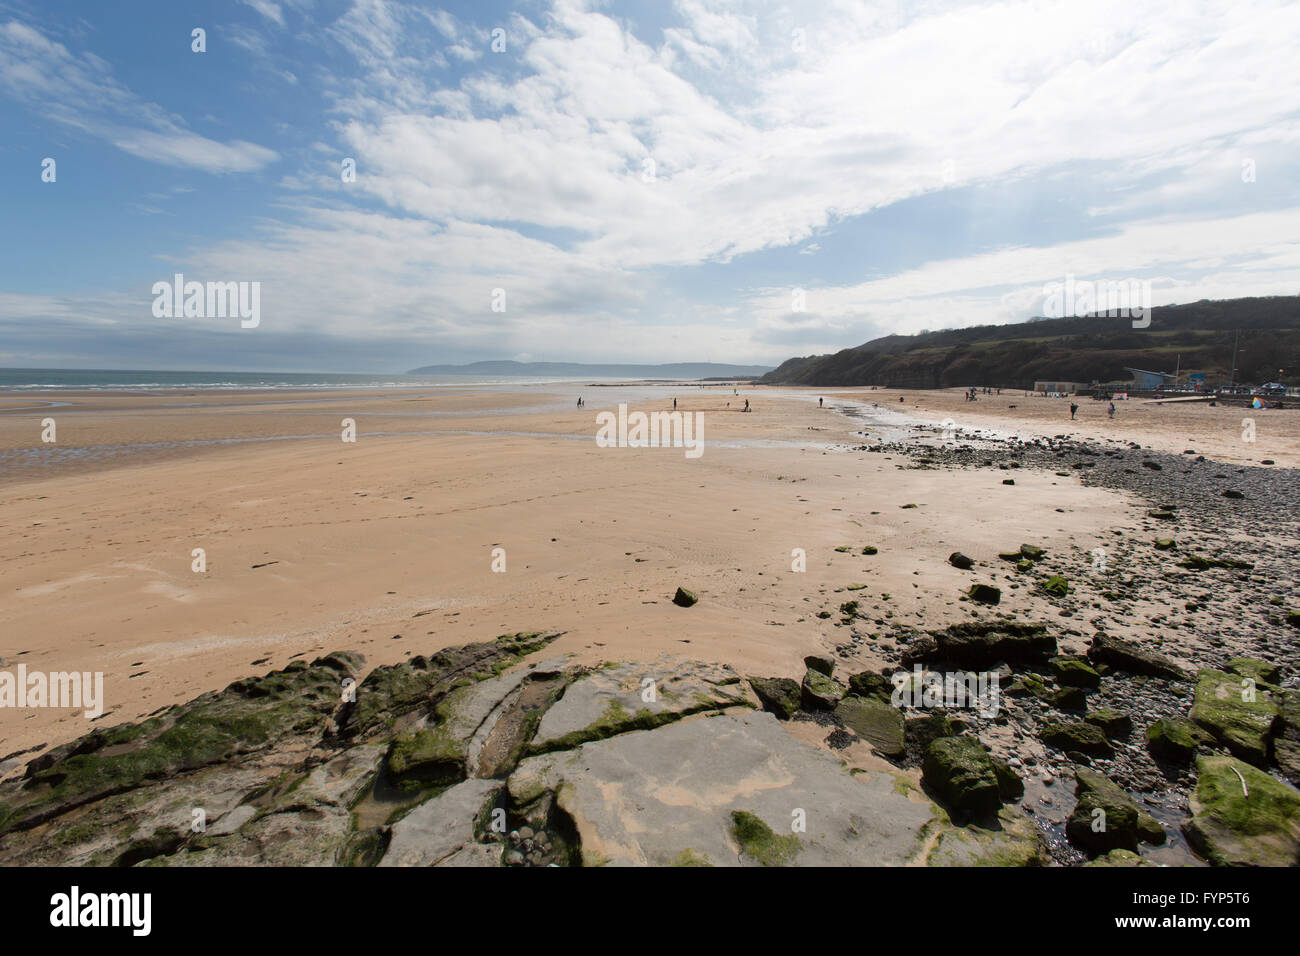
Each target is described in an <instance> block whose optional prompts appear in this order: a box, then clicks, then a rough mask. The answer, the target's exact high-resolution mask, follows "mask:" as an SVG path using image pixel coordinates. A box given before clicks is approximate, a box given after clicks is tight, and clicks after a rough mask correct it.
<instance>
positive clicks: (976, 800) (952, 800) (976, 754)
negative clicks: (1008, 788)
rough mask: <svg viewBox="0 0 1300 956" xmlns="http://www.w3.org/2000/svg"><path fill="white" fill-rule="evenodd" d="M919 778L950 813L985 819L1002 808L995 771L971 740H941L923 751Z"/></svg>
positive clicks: (975, 740)
mask: <svg viewBox="0 0 1300 956" xmlns="http://www.w3.org/2000/svg"><path fill="white" fill-rule="evenodd" d="M921 778H922V780H924V782H925V783H926V784H927V785H929V786H930V788H931V789H932V790H934V792H935V793H936V794H938V796H939V799H940V800H942V801H943V802H944V804H945V805H946V806H947V807H948V809H949V810H952V811H954V812H956V813H958V814H962V815H970V816H974V817H984V816H990V815H993V814H996V813H997V812H998V810H999V808H1000V807H1001V805H1002V792H1001V788H1000V787H999V785H998V776H997V770H996V768H995V767H994V764H993V759H992V757H990V756H989V753H988V751H986V750H985V749H984V746H983V745H982V744H981V743H980V742H979V741H978V740H977V739H975V738H974V737H940V738H938V739H937V740H933V741H931V742H930V745H929V746H928V747H926V749H925V760H924V762H923V764H922V769H921Z"/></svg>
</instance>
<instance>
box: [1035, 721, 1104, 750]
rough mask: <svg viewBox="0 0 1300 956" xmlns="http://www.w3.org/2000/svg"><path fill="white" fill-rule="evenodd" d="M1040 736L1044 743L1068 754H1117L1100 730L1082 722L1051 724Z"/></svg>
mask: <svg viewBox="0 0 1300 956" xmlns="http://www.w3.org/2000/svg"><path fill="white" fill-rule="evenodd" d="M1038 736H1039V739H1041V740H1042V741H1043V743H1045V744H1048V745H1050V746H1052V747H1055V748H1057V749H1058V750H1063V751H1065V752H1066V753H1069V752H1070V751H1077V752H1078V753H1082V754H1087V755H1088V756H1090V757H1110V756H1112V755H1113V754H1114V752H1115V751H1114V748H1113V747H1111V745H1110V741H1109V740H1107V739H1106V735H1105V734H1103V733H1102V732H1101V729H1100V728H1098V727H1094V726H1093V725H1092V724H1085V723H1082V722H1081V721H1070V722H1053V723H1049V724H1047V725H1046V726H1045V727H1044V728H1043V729H1042V732H1041V733H1040V734H1039V735H1038Z"/></svg>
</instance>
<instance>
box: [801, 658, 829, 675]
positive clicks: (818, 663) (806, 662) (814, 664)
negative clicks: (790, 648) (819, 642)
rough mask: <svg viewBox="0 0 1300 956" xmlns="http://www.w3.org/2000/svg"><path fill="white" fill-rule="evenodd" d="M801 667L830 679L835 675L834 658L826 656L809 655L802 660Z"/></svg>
mask: <svg viewBox="0 0 1300 956" xmlns="http://www.w3.org/2000/svg"><path fill="white" fill-rule="evenodd" d="M803 666H804V667H806V668H808V669H809V670H813V671H817V673H819V674H825V675H826V676H827V677H830V676H832V675H833V674H834V673H835V658H833V657H830V656H829V655H826V654H809V655H808V656H807V657H805V658H804V659H803Z"/></svg>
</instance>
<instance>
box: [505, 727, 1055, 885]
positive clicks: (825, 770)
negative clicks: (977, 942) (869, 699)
mask: <svg viewBox="0 0 1300 956" xmlns="http://www.w3.org/2000/svg"><path fill="white" fill-rule="evenodd" d="M507 786H508V787H509V790H510V796H511V798H512V799H513V800H514V801H515V802H516V804H526V803H529V802H531V801H533V800H535V799H536V798H537V797H539V796H540V795H541V794H543V793H545V792H547V791H553V792H554V793H555V797H556V802H557V805H558V806H559V807H560V808H561V809H562V810H564V811H565V812H567V813H568V814H569V815H570V817H571V818H572V819H573V822H574V825H575V827H576V829H577V835H578V838H579V841H580V844H581V847H582V857H583V862H584V864H586V865H602V864H607V865H652V866H665V865H680V864H701V863H705V864H712V865H715V866H737V865H740V866H753V865H758V864H757V862H756V861H755V860H754V859H753V858H751V857H750V856H749V855H748V854H742V851H741V847H740V845H739V844H738V842H737V840H736V838H735V837H734V835H733V817H732V814H733V813H735V812H743V813H749V814H752V815H754V816H755V817H757V818H758V819H759V820H761V821H762V823H763V824H765V825H766V826H767V827H769V828H770V829H771V830H772V833H773V835H774V836H775V837H777V838H778V839H781V840H784V841H788V839H789V837H791V836H793V837H794V838H796V839H797V840H798V847H797V848H796V851H795V852H793V853H792V854H788V857H789V862H790V863H791V864H792V865H795V866H846V865H852V866H879V865H902V864H906V863H910V862H914V861H917V860H921V859H924V857H925V856H926V854H928V852H929V851H930V850H931V849H932V848H933V847H934V845H935V844H936V842H937V840H936V834H937V833H942V832H943V831H944V829H945V828H947V827H949V824H948V820H947V817H946V815H945V814H943V812H942V811H941V810H939V809H938V808H937V807H936V806H935V805H934V804H933V803H932V802H930V801H929V800H928V799H926V798H925V797H923V796H922V795H921V794H920V793H919V792H918V791H916V789H915V787H914V786H912V785H911V784H910V783H908V781H907V780H906V778H905V777H903V776H902V775H900V774H894V773H888V772H879V773H862V774H857V775H850V774H849V773H847V772H846V771H845V770H844V769H843V767H842V765H841V762H840V761H839V760H838V759H837V758H835V757H834V756H832V755H831V754H829V753H827V752H826V751H823V750H820V749H818V748H816V747H813V746H810V745H809V744H806V743H803V742H802V741H800V740H798V739H796V738H795V737H794V736H792V735H791V734H789V733H788V732H787V731H786V730H784V729H783V728H782V726H781V724H780V723H779V722H778V721H777V719H776V718H775V717H773V716H772V715H771V714H767V713H761V712H755V713H736V712H731V713H727V714H720V715H717V716H710V717H699V718H696V719H693V720H688V721H683V722H680V723H675V724H672V725H670V726H666V727H660V728H658V729H655V730H650V731H638V732H633V733H627V734H622V735H619V736H617V737H613V738H610V739H607V740H601V741H597V742H593V743H588V744H584V745H583V746H581V747H579V748H577V749H576V750H570V751H565V752H561V753H551V754H545V755H542V756H537V757H532V758H529V759H528V760H525V761H524V762H523V763H521V764H520V765H519V767H518V768H517V769H516V771H515V772H514V774H513V775H512V776H511V777H510V779H509V782H508V784H507ZM797 811H802V815H803V817H804V818H805V820H806V832H794V833H792V822H793V821H794V820H796V819H797V817H796V812H797ZM932 823H933V824H934V825H933V826H931V825H930V824H932ZM982 832H983V833H988V834H989V838H988V841H987V842H988V845H989V847H991V848H992V849H995V850H996V849H998V848H1000V847H1001V846H1002V834H1001V833H1000V832H998V831H982ZM1033 839H1034V840H1035V841H1036V837H1034V838H1033ZM983 849H985V850H987V849H988V847H986V848H983ZM970 855H971V857H972V859H973V858H975V857H976V856H978V854H975V853H972V854H970Z"/></svg>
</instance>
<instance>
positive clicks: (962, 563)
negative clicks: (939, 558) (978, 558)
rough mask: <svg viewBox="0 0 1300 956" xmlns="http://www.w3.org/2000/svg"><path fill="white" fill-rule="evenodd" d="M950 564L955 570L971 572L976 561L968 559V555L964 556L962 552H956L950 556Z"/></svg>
mask: <svg viewBox="0 0 1300 956" xmlns="http://www.w3.org/2000/svg"><path fill="white" fill-rule="evenodd" d="M948 563H949V564H951V565H952V566H953V567H954V568H961V570H963V571H969V570H970V569H971V568H972V567H973V566H974V565H975V562H974V561H972V560H971V559H970V558H968V557H966V555H964V554H962V553H961V552H960V551H954V552H953V553H952V554H950V555H948Z"/></svg>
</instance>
